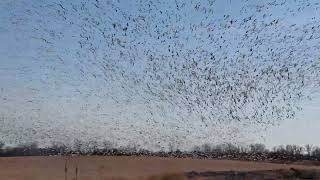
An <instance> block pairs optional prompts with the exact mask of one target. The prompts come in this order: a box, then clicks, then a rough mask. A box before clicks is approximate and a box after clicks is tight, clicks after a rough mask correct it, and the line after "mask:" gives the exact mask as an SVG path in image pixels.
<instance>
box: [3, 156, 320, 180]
mask: <svg viewBox="0 0 320 180" xmlns="http://www.w3.org/2000/svg"><path fill="white" fill-rule="evenodd" d="M65 167H66V168H65ZM290 169H291V170H295V169H296V170H299V171H300V170H301V171H302V170H303V171H318V170H320V166H304V165H286V164H273V163H262V162H246V161H231V160H205V159H201V160H200V159H188V158H186V159H177V158H160V157H125V156H122V157H101V156H81V157H59V156H57V157H9V158H0V179H1V180H108V179H117V180H118V179H119V180H120V179H148V180H149V179H150V180H153V179H155V180H156V179H157V180H169V179H171V180H173V179H176V180H180V179H181V180H183V179H188V178H189V179H206V177H209V176H210V177H216V178H217V179H220V178H222V175H223V177H225V174H228V173H227V172H229V171H232V175H230V176H234V173H235V172H237V173H236V174H239V175H241V173H242V175H241V176H243V173H244V172H245V173H254V172H259V173H260V174H268V175H269V176H270V177H269V178H271V177H274V178H275V177H276V176H277V174H279V173H282V174H283V173H286V174H290V172H291V171H290ZM280 171H281V172H280ZM289 171H290V172H289ZM291 173H292V172H291ZM187 177H188V178H187ZM210 179H215V178H210ZM222 179H224V178H222ZM229 179H230V178H229ZM235 179H238V178H235ZM245 179H247V178H245ZM249 179H251V178H249ZM271 179H272V178H271ZM275 179H277V178H275Z"/></svg>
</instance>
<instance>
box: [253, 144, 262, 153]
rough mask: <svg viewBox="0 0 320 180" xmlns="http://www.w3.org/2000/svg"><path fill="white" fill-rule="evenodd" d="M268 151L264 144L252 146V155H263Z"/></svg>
mask: <svg viewBox="0 0 320 180" xmlns="http://www.w3.org/2000/svg"><path fill="white" fill-rule="evenodd" d="M265 151H266V146H265V145H264V144H258V143H257V144H251V145H250V152H251V153H263V152H265Z"/></svg>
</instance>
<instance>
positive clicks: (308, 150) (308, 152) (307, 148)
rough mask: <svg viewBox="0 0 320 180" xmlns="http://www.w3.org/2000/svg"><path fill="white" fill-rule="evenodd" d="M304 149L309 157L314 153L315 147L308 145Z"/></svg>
mask: <svg viewBox="0 0 320 180" xmlns="http://www.w3.org/2000/svg"><path fill="white" fill-rule="evenodd" d="M304 148H305V150H306V152H307V154H308V156H311V153H312V151H313V148H314V147H313V145H312V144H306V145H305V146H304Z"/></svg>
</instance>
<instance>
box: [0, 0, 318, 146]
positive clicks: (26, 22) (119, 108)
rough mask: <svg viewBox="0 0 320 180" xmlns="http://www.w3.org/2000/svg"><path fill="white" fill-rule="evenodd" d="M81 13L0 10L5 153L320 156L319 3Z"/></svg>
mask: <svg viewBox="0 0 320 180" xmlns="http://www.w3.org/2000/svg"><path fill="white" fill-rule="evenodd" d="M83 2H84V1H81V0H77V1H74V2H72V3H70V2H60V1H54V0H45V1H40V0H29V1H24V0H17V1H10V0H4V1H1V2H0V82H1V83H0V92H1V93H0V141H5V142H6V143H7V144H19V143H25V142H30V141H36V142H39V143H40V144H49V143H51V142H53V141H59V142H67V143H72V142H73V141H74V140H75V139H81V140H83V141H91V140H96V141H98V142H100V143H102V141H110V142H112V143H114V144H116V145H117V146H125V145H128V144H130V143H131V142H132V141H136V144H137V145H138V146H140V147H146V148H150V149H161V148H164V147H167V146H168V144H175V145H176V146H179V147H181V148H186V149H187V148H191V146H193V145H200V144H203V143H206V142H212V143H220V142H226V141H231V142H234V143H252V142H263V143H266V144H267V145H270V146H271V145H277V144H288V143H290V144H291V143H297V144H305V143H312V144H320V142H319V140H318V139H317V138H316V136H318V135H319V132H317V131H316V130H317V129H319V128H320V121H319V117H320V114H319V112H320V111H319V110H320V97H319V95H318V94H316V93H314V92H316V91H317V88H318V87H317V86H318V85H319V79H318V78H319V77H320V76H319V74H320V73H319V69H317V67H319V50H318V49H319V43H318V41H319V37H320V34H319V33H317V29H319V27H320V26H319V25H320V21H319V20H320V19H319V18H318V17H320V16H319V14H320V10H319V7H320V6H319V4H318V3H317V1H315V0H309V1H295V2H294V1H284V0H283V1H263V2H261V1H256V0H251V1H250V0H249V1H234V0H231V1H224V0H217V1H210V0H209V1H186V2H187V3H186V4H184V3H183V1H170V2H167V3H163V2H159V1H143V2H140V4H139V1H112V0H111V1H105V2H100V1H88V2H87V3H83ZM176 2H177V3H176ZM247 32H249V33H247ZM209 35H210V36H209ZM220 37H221V38H220ZM168 49H169V51H168ZM252 49H253V52H251V51H252ZM210 52H212V54H213V55H214V58H212V56H213V55H210ZM178 53H179V54H178ZM210 58H212V59H211V60H210ZM241 58H242V59H241ZM191 59H193V60H192V61H191ZM207 59H209V60H207ZM194 62H198V63H197V65H195V63H194ZM295 64H296V65H295ZM312 65H314V66H312ZM185 67H188V69H187V68H185ZM268 67H271V68H274V69H273V71H270V72H278V71H279V72H281V70H279V69H281V68H282V67H288V69H289V72H290V73H292V75H290V77H291V78H292V79H290V80H286V79H285V78H286V77H281V78H282V79H281V78H280V80H279V83H276V82H277V81H276V77H277V75H274V76H273V77H271V75H270V77H271V78H270V77H269V74H267V75H265V74H264V73H263V72H264V71H265V70H266V69H268ZM208 68H209V69H210V73H211V68H212V69H213V70H212V71H213V72H214V73H215V76H216V79H215V82H216V85H212V84H213V80H210V79H209V80H208V79H206V78H203V77H207V76H206V73H207V69H208ZM253 69H254V71H253ZM256 69H257V71H256ZM245 72H246V73H248V74H249V75H247V74H246V73H245ZM193 74H196V75H194V76H193ZM288 76H289V75H288ZM301 78H302V79H303V80H304V81H303V82H302V84H301V82H300V81H301ZM288 79H289V77H288ZM179 82H184V84H179ZM249 82H254V83H255V84H256V86H254V87H253V89H254V90H253V91H252V94H251V95H252V96H251V97H249V100H252V102H248V103H247V104H246V103H245V101H243V102H244V105H242V104H240V103H236V102H235V104H232V103H231V101H233V99H230V97H231V96H232V97H239V98H240V99H241V98H244V97H243V91H245V89H246V87H249V86H250V83H249ZM230 86H232V87H234V89H235V90H230V88H229V87H230ZM315 87H316V88H315ZM273 90H274V91H273ZM267 91H268V93H269V91H272V92H273V94H272V95H274V99H275V101H273V102H270V101H269V100H268V99H263V98H265V96H264V95H263V94H264V93H265V92H267ZM250 92H251V91H250ZM300 92H302V95H303V97H306V96H308V95H310V96H311V97H312V98H313V99H312V100H307V98H300V96H299V97H298V95H297V94H299V93H300ZM311 92H312V93H311ZM211 93H216V95H214V97H212V96H211ZM289 95H290V100H287V101H282V100H281V99H282V98H283V97H285V98H287V96H289ZM291 95H292V99H291ZM209 96H210V97H209ZM250 98H251V99H250ZM249 100H248V101H249ZM198 101H200V102H198ZM239 102H240V101H239ZM210 103H211V104H210ZM230 104H232V105H230ZM296 105H298V106H301V107H302V111H300V112H298V111H296V110H295V106H296ZM277 108H278V109H277ZM274 109H276V110H274ZM229 111H232V113H229ZM292 112H296V116H295V117H293V118H291V117H290V118H285V116H286V115H288V114H289V113H290V114H292ZM255 113H256V114H257V116H254V114H255ZM247 117H248V118H247ZM239 119H240V120H239Z"/></svg>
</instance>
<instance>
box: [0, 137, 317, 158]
mask: <svg viewBox="0 0 320 180" xmlns="http://www.w3.org/2000/svg"><path fill="white" fill-rule="evenodd" d="M68 155H100V156H159V157H180V158H184V157H191V158H208V159H233V160H252V161H272V162H293V161H302V160H312V161H320V147H318V146H314V145H311V144H307V145H304V146H299V145H280V146H275V147H273V148H271V149H268V148H266V146H265V145H264V144H251V145H248V146H243V145H235V144H231V143H224V144H218V145H211V144H204V145H202V146H195V147H194V148H193V149H192V150H188V151H181V150H179V149H177V148H173V146H170V148H169V150H167V151H150V150H146V149H142V148H138V147H136V146H129V147H117V148H115V147H114V146H112V144H111V143H109V142H105V143H103V145H102V146H98V143H96V142H90V143H87V144H84V143H81V141H75V142H74V144H73V146H68V145H65V144H63V143H53V144H52V145H51V146H48V147H39V146H38V144H37V143H28V144H21V145H18V146H15V147H9V146H6V145H5V144H4V143H1V142H0V157H12V156H68Z"/></svg>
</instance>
